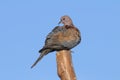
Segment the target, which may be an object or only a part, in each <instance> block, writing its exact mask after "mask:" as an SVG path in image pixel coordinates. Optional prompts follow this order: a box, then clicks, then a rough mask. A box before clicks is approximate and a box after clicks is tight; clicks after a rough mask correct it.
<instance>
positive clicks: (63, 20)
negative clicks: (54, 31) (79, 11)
mask: <svg viewBox="0 0 120 80" xmlns="http://www.w3.org/2000/svg"><path fill="white" fill-rule="evenodd" d="M60 23H62V24H64V25H68V26H71V25H73V23H72V20H71V18H70V17H69V16H67V15H65V16H62V17H61V19H60V22H59V23H58V24H60Z"/></svg>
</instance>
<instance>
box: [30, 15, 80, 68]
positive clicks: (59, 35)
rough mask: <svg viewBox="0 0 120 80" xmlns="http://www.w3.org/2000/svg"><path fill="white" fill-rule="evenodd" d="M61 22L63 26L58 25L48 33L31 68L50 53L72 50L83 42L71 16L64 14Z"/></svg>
mask: <svg viewBox="0 0 120 80" xmlns="http://www.w3.org/2000/svg"><path fill="white" fill-rule="evenodd" d="M59 24H63V26H56V27H55V28H54V29H53V30H52V31H51V32H50V33H49V34H48V35H47V37H46V40H45V44H44V46H43V48H42V49H40V50H39V53H40V56H39V57H38V59H37V60H36V61H35V63H34V64H33V65H32V66H31V68H33V67H34V66H35V65H36V64H37V63H38V62H39V61H40V60H41V59H42V58H43V57H44V56H45V55H47V54H48V53H50V52H53V51H60V50H70V49H72V48H74V47H75V46H77V45H78V44H79V43H80V42H81V33H80V31H79V29H78V28H76V27H75V26H74V24H73V22H72V19H71V18H70V17H69V16H67V15H64V16H62V17H61V18H60V22H59Z"/></svg>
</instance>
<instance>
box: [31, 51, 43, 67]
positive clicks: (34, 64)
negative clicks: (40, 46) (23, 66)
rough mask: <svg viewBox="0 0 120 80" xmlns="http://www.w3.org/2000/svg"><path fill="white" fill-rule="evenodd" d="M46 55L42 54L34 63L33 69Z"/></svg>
mask: <svg viewBox="0 0 120 80" xmlns="http://www.w3.org/2000/svg"><path fill="white" fill-rule="evenodd" d="M43 56H44V54H43V53H41V54H40V56H39V57H38V59H37V60H36V61H35V62H34V64H33V65H32V66H31V68H33V67H34V66H35V65H36V64H37V63H38V62H39V61H40V60H41V59H42V58H43Z"/></svg>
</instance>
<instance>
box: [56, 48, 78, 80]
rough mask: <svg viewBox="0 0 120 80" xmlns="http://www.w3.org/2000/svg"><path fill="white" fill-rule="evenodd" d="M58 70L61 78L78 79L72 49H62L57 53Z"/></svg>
mask: <svg viewBox="0 0 120 80" xmlns="http://www.w3.org/2000/svg"><path fill="white" fill-rule="evenodd" d="M56 60H57V72H58V76H59V77H60V79H61V80H76V76H75V72H74V69H73V64H72V56H71V51H70V50H61V51H58V52H57V54H56Z"/></svg>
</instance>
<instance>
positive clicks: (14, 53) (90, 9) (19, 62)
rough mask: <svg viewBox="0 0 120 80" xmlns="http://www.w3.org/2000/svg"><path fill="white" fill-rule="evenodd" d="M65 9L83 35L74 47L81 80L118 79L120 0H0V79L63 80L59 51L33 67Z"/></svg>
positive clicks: (74, 60) (74, 55)
mask: <svg viewBox="0 0 120 80" xmlns="http://www.w3.org/2000/svg"><path fill="white" fill-rule="evenodd" d="M66 14H67V15H69V16H70V17H71V18H72V20H73V22H74V25H75V26H76V27H77V28H79V29H80V31H81V34H82V41H81V44H80V45H78V46H76V47H75V48H73V49H72V51H73V54H72V58H73V65H74V69H75V73H76V76H77V80H120V1H119V0H114V1H112V0H76V1H75V0H50V1H48V0H44V1H42V0H41V1H40V0H0V55H1V56H0V80H8V79H9V80H48V79H49V80H59V77H58V76H57V68H56V52H53V53H50V54H48V55H47V56H45V57H44V58H43V59H42V60H41V62H39V63H38V65H37V66H36V67H35V68H33V69H30V66H31V65H32V64H33V62H34V61H35V60H36V58H37V57H38V56H39V54H38V50H39V49H41V48H42V47H43V45H44V40H45V38H46V35H47V34H48V33H49V32H50V31H51V30H52V29H53V28H54V27H55V26H57V25H58V24H57V23H58V22H59V18H60V17H61V16H63V15H66Z"/></svg>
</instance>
